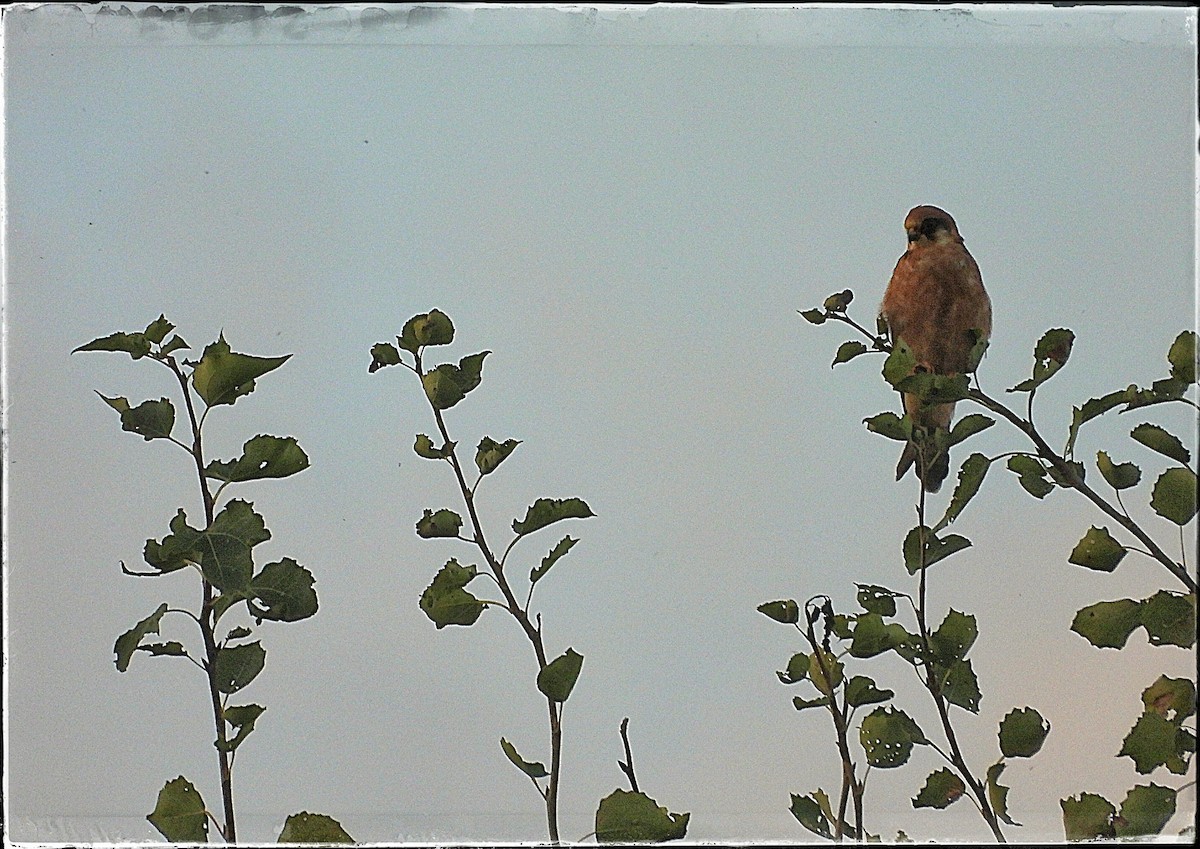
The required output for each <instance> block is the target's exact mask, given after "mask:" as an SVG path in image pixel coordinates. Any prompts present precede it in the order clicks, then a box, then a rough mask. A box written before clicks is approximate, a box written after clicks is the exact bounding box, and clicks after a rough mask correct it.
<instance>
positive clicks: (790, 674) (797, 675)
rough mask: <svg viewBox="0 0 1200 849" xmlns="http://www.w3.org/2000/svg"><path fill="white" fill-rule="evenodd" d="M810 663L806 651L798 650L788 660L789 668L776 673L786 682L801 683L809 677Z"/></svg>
mask: <svg viewBox="0 0 1200 849" xmlns="http://www.w3.org/2000/svg"><path fill="white" fill-rule="evenodd" d="M808 663H809V661H808V655H806V654H805V653H804V652H796V654H794V655H792V659H791V660H789V661H788V665H787V669H785V670H784V671H783V672H776V673H775V674H776V675H777V676H778V677H779V680H780V682H782V683H784V684H799V683H800V682H801V681H803V680H804V679H805V678H807V677H808Z"/></svg>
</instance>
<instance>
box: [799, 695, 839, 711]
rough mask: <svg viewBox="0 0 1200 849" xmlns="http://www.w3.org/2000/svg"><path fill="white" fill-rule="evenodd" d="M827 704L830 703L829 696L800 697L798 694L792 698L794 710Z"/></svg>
mask: <svg viewBox="0 0 1200 849" xmlns="http://www.w3.org/2000/svg"><path fill="white" fill-rule="evenodd" d="M827 704H830V698H829V696H820V697H818V698H815V699H802V698H800V697H799V696H795V697H794V698H793V699H792V705H793V706H794V707H795V708H796V710H805V709H807V708H814V707H825V706H826V705H827Z"/></svg>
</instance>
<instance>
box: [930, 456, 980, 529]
mask: <svg viewBox="0 0 1200 849" xmlns="http://www.w3.org/2000/svg"><path fill="white" fill-rule="evenodd" d="M951 438H953V434H951ZM991 465H992V463H991V461H990V460H989V459H988V458H987V457H985V456H983V455H982V454H978V453H976V454H972V455H971V456H970V457H968V458H967V459H966V460H964V461H963V464H962V467H961V468H960V469H959V470H958V484H957V485H956V486H955V487H954V494H953V495H951V496H950V503H949V504H948V505H947V506H946V512H945V513H944V514H943V515H942V518H941V519H940V520H939V521H938V523H937V524H936V525H934V526H933V532H934V533H937V532H938V531H940V530H942V529H944V528H945V527H946V526H947V525H949V524H950V523H951V522H953V521H954V520H955V519H957V518H958V517H959V516H960V515H961V514H962V511H963V510H965V509H966V507H967V505H968V504H969V503H971V499H972V498H974V497H975V496H976V494H977V493H978V492H979V488H980V487H981V486H982V485H983V479H984V477H985V476H986V475H987V472H988V469H989V468H990V467H991Z"/></svg>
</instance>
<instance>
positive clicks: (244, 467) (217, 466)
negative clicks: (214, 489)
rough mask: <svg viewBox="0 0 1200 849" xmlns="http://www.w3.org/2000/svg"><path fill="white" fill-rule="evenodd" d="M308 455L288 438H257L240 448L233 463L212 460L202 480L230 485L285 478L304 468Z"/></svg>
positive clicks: (306, 465) (259, 436)
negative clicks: (217, 481) (238, 455)
mask: <svg viewBox="0 0 1200 849" xmlns="http://www.w3.org/2000/svg"><path fill="white" fill-rule="evenodd" d="M308 465H309V463H308V455H307V454H305V453H304V449H303V448H301V447H300V443H298V442H296V440H295V438H294V437H291V436H267V435H266V434H259V435H258V436H255V437H252V438H251V439H249V440H247V441H246V442H245V444H243V445H242V456H241V457H239V458H238V459H236V460H229V461H228V462H224V463H222V462H220V461H218V460H213V461H212V462H211V463H209V464H208V466H207V468H205V470H204V475H205V477H209V478H213V479H214V480H219V481H228V482H230V483H240V482H242V481H252V480H262V479H264V478H286V477H288V476H290V475H294V474H296V473H297V472H302V471H304V470H305V469H307V468H308Z"/></svg>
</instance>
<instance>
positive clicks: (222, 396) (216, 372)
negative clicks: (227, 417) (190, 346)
mask: <svg viewBox="0 0 1200 849" xmlns="http://www.w3.org/2000/svg"><path fill="white" fill-rule="evenodd" d="M289 357H291V354H285V355H284V356H282V357H252V356H250V355H249V354H238V353H235V352H233V351H231V350H230V349H229V343H227V342H226V341H225V335H224V334H221V336H220V337H219V338H218V339H217V341H216V342H213V343H212V344H211V345H209V346H208V347H207V348H205V349H204V354H203V355H202V356H201V357H200V362H198V363H196V367H195V369H193V371H192V386H193V387H195V389H196V392H197V394H199V396H200V397H201V398H202V399H203V400H204V403H205V404H207V405H208V406H209V407H215V406H216V405H218V404H232V403H234V402H235V401H237V399H238V398H241V397H242V396H243V395H249V394H250V393H251V392H253V391H254V381H255V380H257V379H258V378H260V377H262V376H263V375H264V374H266V373H267V372H271V371H274V370H275V369H277V368H279V367H280V366H281V365H283V364H284V363H286V362H287V361H288V358H289Z"/></svg>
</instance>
